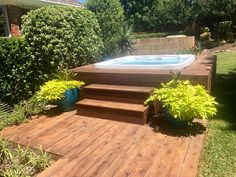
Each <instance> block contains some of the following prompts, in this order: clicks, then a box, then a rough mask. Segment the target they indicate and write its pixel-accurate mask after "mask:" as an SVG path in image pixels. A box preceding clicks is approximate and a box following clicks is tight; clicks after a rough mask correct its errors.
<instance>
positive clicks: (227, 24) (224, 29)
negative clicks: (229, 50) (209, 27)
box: [213, 21, 236, 42]
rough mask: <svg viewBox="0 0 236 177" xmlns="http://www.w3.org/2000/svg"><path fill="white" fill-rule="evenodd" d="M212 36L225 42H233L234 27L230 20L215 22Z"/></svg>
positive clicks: (235, 29)
mask: <svg viewBox="0 0 236 177" xmlns="http://www.w3.org/2000/svg"><path fill="white" fill-rule="evenodd" d="M213 32H214V33H213V34H214V38H215V39H218V40H226V41H227V42H234V41H235V38H234V33H235V32H236V27H235V25H234V24H233V22H232V21H222V22H219V23H216V24H215V26H214V30H213Z"/></svg>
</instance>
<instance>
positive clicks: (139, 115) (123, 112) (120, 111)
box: [77, 104, 144, 118]
mask: <svg viewBox="0 0 236 177" xmlns="http://www.w3.org/2000/svg"><path fill="white" fill-rule="evenodd" d="M80 108H81V109H88V110H90V111H91V112H94V111H97V110H99V111H102V112H104V113H106V114H111V115H114V114H115V115H125V116H132V117H137V118H142V117H143V115H144V112H136V111H133V110H123V109H119V108H116V109H112V108H106V107H97V106H92V105H82V104H78V105H77V110H79V109H80Z"/></svg>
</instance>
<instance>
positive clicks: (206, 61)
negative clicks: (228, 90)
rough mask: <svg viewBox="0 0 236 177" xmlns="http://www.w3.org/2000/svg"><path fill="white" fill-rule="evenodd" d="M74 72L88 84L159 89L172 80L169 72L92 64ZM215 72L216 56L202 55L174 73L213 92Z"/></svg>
mask: <svg viewBox="0 0 236 177" xmlns="http://www.w3.org/2000/svg"><path fill="white" fill-rule="evenodd" d="M73 71H74V72H76V73H78V77H79V78H78V79H80V80H83V81H84V82H85V83H86V84H108V85H128V86H132V85H133V86H145V87H158V86H159V85H160V83H161V82H167V81H169V80H170V79H171V76H170V71H169V70H148V69H122V68H121V69H103V68H102V69H101V68H96V67H95V65H94V64H91V65H86V66H82V67H78V68H75V69H73ZM215 71H216V56H207V55H201V56H198V57H197V59H196V60H195V62H194V63H193V64H191V65H190V66H188V67H186V68H184V69H182V70H178V71H174V72H181V77H180V78H182V79H188V80H190V81H191V82H192V83H194V84H201V85H204V86H205V87H206V88H207V89H208V90H209V91H211V87H212V82H213V81H214V76H215Z"/></svg>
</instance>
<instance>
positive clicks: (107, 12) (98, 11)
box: [86, 0, 125, 57]
mask: <svg viewBox="0 0 236 177" xmlns="http://www.w3.org/2000/svg"><path fill="white" fill-rule="evenodd" d="M86 7H87V8H88V9H89V10H91V11H92V12H94V13H95V15H96V17H97V19H98V22H99V24H100V28H101V31H102V36H103V42H104V47H105V48H104V51H103V56H104V57H107V56H115V55H117V54H118V53H119V42H120V38H121V37H120V34H121V30H122V24H123V21H124V18H125V16H124V10H123V7H122V5H121V3H120V1H119V0H109V1H108V0H88V2H87V4H86Z"/></svg>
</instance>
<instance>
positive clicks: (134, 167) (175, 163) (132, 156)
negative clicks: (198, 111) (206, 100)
mask: <svg viewBox="0 0 236 177" xmlns="http://www.w3.org/2000/svg"><path fill="white" fill-rule="evenodd" d="M158 126H159V127H161V128H160V129H159V130H158V131H153V130H154V128H155V126H153V127H154V128H152V127H150V126H142V125H136V124H130V123H124V122H118V121H111V120H106V119H97V118H91V117H85V116H78V115H76V112H75V111H73V112H67V113H63V114H60V115H51V116H50V117H48V116H40V117H39V118H37V119H33V120H31V121H30V122H29V123H25V124H22V125H20V126H13V127H9V128H6V129H4V131H3V132H2V136H3V138H6V139H9V140H10V141H13V142H15V143H20V144H22V145H27V146H30V147H33V148H39V147H40V146H42V148H43V149H44V150H45V151H48V152H50V153H52V154H55V155H58V156H60V157H61V158H60V159H59V160H58V161H56V162H55V163H54V164H53V165H52V166H50V167H49V168H47V169H46V170H45V171H44V172H42V173H41V174H40V175H39V176H40V177H46V176H66V177H69V176H72V177H75V176H78V177H79V176H86V177H89V176H91V177H94V176H99V177H101V176H104V177H110V176H117V177H118V176H120V177H123V176H133V177H139V176H140V177H144V176H145V177H156V176H168V177H169V176H173V177H175V176H181V177H184V176H187V177H194V176H196V175H197V170H198V163H199V158H200V154H201V150H202V148H203V140H204V134H203V132H204V130H205V127H204V125H203V124H201V123H195V124H194V126H196V127H198V128H197V131H193V129H196V127H192V128H190V129H189V130H188V131H186V132H183V131H181V130H173V129H170V128H169V127H168V126H166V125H165V124H164V122H162V123H161V125H160V124H159V125H158Z"/></svg>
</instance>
